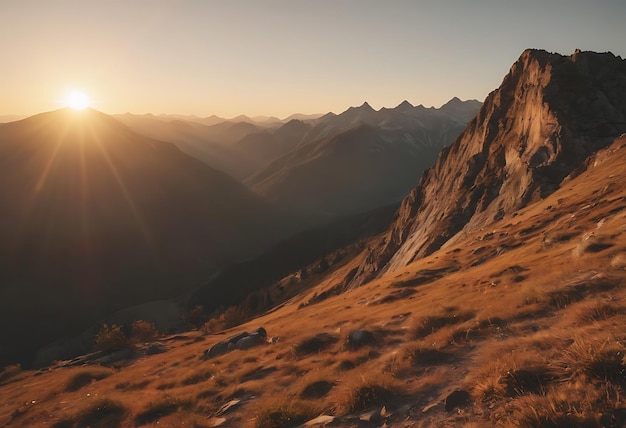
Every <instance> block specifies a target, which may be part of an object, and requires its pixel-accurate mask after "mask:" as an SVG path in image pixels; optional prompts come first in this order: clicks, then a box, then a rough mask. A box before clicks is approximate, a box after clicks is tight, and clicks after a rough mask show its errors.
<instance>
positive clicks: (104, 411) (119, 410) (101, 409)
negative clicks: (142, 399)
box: [53, 398, 128, 428]
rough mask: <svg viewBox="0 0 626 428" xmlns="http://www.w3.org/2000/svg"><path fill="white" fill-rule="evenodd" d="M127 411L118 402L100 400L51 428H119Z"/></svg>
mask: <svg viewBox="0 0 626 428" xmlns="http://www.w3.org/2000/svg"><path fill="white" fill-rule="evenodd" d="M127 413H128V410H127V409H126V408H125V407H124V406H123V405H122V404H121V403H120V402H118V401H114V400H110V399H106V398H105V399H101V400H98V401H96V402H95V403H93V404H91V405H90V406H88V407H87V408H86V409H83V410H82V411H80V412H79V413H78V414H76V415H73V416H70V417H64V418H63V419H61V420H60V421H58V422H57V423H55V424H54V425H53V428H81V427H92V428H108V427H111V428H114V427H121V426H123V425H122V422H123V420H124V418H125V417H126V414H127Z"/></svg>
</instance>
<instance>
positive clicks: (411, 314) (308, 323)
mask: <svg viewBox="0 0 626 428" xmlns="http://www.w3.org/2000/svg"><path fill="white" fill-rule="evenodd" d="M624 143H626V140H625V139H622V140H621V142H620V141H618V142H617V144H616V145H614V146H613V147H612V148H613V149H614V150H615V153H614V154H613V155H610V156H606V159H605V160H604V162H603V163H602V162H598V165H597V166H595V167H591V168H590V169H589V171H588V172H586V173H585V174H583V175H581V176H579V177H578V178H576V179H574V180H572V181H569V182H566V183H564V185H563V186H562V188H561V189H560V190H559V191H557V192H556V193H554V194H553V195H551V196H550V197H549V198H547V199H545V200H543V201H540V202H538V203H536V204H534V205H531V206H529V207H527V208H525V209H524V210H522V211H521V212H519V213H517V215H515V216H513V217H508V218H505V219H503V220H502V221H500V222H498V223H495V224H494V225H493V227H490V228H489V230H484V231H481V232H480V233H479V234H477V235H475V236H472V237H470V238H468V239H467V240H466V241H464V242H460V243H459V244H458V245H456V246H454V247H450V248H444V249H442V250H440V251H438V252H436V253H434V254H433V255H431V256H430V257H428V258H425V259H423V260H419V261H417V262H415V263H413V264H411V265H409V266H408V267H406V268H404V269H402V270H400V271H396V272H393V273H392V274H390V275H388V276H385V277H383V278H381V279H379V280H376V281H373V282H371V283H369V284H367V285H365V286H363V287H361V288H358V289H355V290H351V291H348V292H345V293H343V294H340V295H338V296H333V297H329V298H328V299H326V300H324V301H322V302H319V303H315V304H311V305H306V306H303V305H302V303H304V302H307V301H308V300H309V299H310V298H311V297H312V295H313V293H318V294H319V293H321V292H322V291H323V290H324V289H327V288H329V287H332V285H333V282H334V281H340V280H341V279H342V278H343V276H344V275H346V274H347V272H349V271H350V269H351V268H352V267H353V266H351V265H350V264H347V265H343V266H342V267H341V271H338V272H336V273H335V274H334V277H331V278H328V279H327V280H326V281H325V282H323V283H320V284H319V285H318V286H317V287H316V288H314V289H311V290H309V291H307V292H305V293H304V294H301V295H299V296H297V297H295V298H293V299H292V300H290V301H289V302H287V303H286V304H284V305H282V306H281V307H279V308H278V309H276V310H274V311H272V312H270V313H268V314H266V315H264V316H262V317H259V318H258V319H256V320H254V321H252V322H250V323H249V324H247V325H244V326H240V327H237V328H234V329H232V331H228V332H226V333H224V335H230V334H234V333H236V332H239V331H242V330H246V329H247V330H250V329H253V328H255V327H257V326H264V327H265V328H266V329H267V331H268V335H269V336H279V337H280V341H279V342H278V343H275V344H273V345H264V346H262V347H258V348H253V349H251V350H248V351H233V352H231V353H230V354H227V355H225V356H222V357H218V358H216V359H212V360H209V361H204V362H201V361H199V357H200V355H201V354H202V352H203V351H204V350H205V349H207V348H208V347H210V345H211V344H213V343H215V342H217V341H219V340H221V339H222V338H224V335H206V334H204V333H201V332H189V333H187V334H185V335H184V336H185V337H183V338H182V340H180V339H181V338H180V337H179V338H177V339H176V338H169V339H163V340H162V342H163V343H164V345H165V346H166V347H167V348H168V351H167V352H165V353H163V354H158V355H152V356H148V357H142V358H139V359H137V360H135V361H134V362H132V363H131V364H130V365H128V366H126V367H123V368H121V369H109V368H103V367H99V366H87V367H80V368H51V369H50V370H47V371H43V372H20V373H17V374H15V375H14V376H13V377H10V378H8V379H5V380H0V403H2V404H0V425H5V424H8V423H9V421H11V423H12V425H11V426H37V425H43V424H44V423H45V424H47V425H48V426H50V425H52V424H54V423H56V422H58V421H65V425H58V426H73V425H72V423H75V424H76V425H75V426H80V425H81V424H89V423H93V421H102V423H103V424H104V425H102V426H115V425H116V424H117V425H119V426H128V425H133V424H139V423H144V422H146V426H151V425H154V426H156V422H157V421H158V422H159V424H158V426H160V427H162V426H172V427H174V426H180V425H182V424H183V423H185V425H189V426H211V425H212V424H213V423H214V422H216V421H219V418H226V422H227V423H226V425H227V426H253V425H254V424H255V423H258V422H261V421H266V422H267V421H268V420H270V419H272V418H273V419H274V420H276V419H277V418H278V416H279V415H283V416H284V417H289V418H291V420H292V421H298V419H299V415H301V416H302V418H306V417H310V416H313V417H314V416H317V415H318V414H321V413H326V414H330V415H335V416H338V417H340V418H341V424H342V425H347V426H357V422H355V420H354V419H350V415H352V414H357V415H358V414H361V413H363V412H364V411H365V410H367V409H368V408H373V407H375V405H376V404H377V403H386V404H387V406H386V410H387V411H388V412H389V413H390V415H387V416H386V418H387V419H388V425H391V426H405V425H409V426H422V425H423V426H459V425H464V424H467V425H469V426H484V425H502V426H509V425H521V426H567V425H568V424H570V425H571V424H574V425H581V424H583V423H588V424H589V425H590V426H597V425H598V426H599V425H601V424H604V425H607V426H608V425H609V424H610V423H612V422H611V421H613V422H614V423H615V426H619V425H620V424H621V423H623V420H620V418H621V417H622V416H620V415H621V413H620V411H616V409H621V408H623V407H626V403H625V402H624V401H625V400H624V398H623V397H624V396H626V391H625V390H624V389H625V388H626V372H625V370H626V366H625V365H624V362H623V361H622V358H623V357H624V356H625V355H626V347H625V345H626V333H625V332H624V328H623V326H624V324H625V323H626V301H625V298H626V289H625V288H624V284H625V281H626V271H625V270H624V269H625V267H626V188H625V187H624V186H623V183H624V182H625V180H626V148H622V149H619V147H620V144H624ZM600 158H601V156H600V157H599V159H600ZM356 263H358V260H354V263H353V264H354V265H356ZM405 290H408V291H405ZM354 328H367V329H369V330H371V331H373V332H374V335H375V339H376V344H375V345H374V346H369V347H364V348H362V349H359V350H350V349H348V348H347V347H346V346H345V338H346V335H347V332H349V331H350V330H351V329H354ZM320 332H324V333H329V334H331V335H334V336H336V337H337V339H338V341H337V342H336V343H331V344H329V345H328V346H327V347H326V348H323V349H321V350H319V352H311V351H315V350H316V347H315V346H314V344H311V343H308V344H305V343H304V342H305V341H306V340H307V339H310V338H311V337H313V336H314V335H315V334H317V333H320ZM299 345H308V346H299ZM352 366H354V368H351V369H349V370H347V369H348V368H350V367H352ZM81 373H82V375H81V376H82V378H80V379H87V381H86V382H84V386H82V387H80V388H79V389H78V390H76V391H69V390H68V389H72V388H68V385H69V384H70V383H71V382H72V381H73V382H74V384H73V386H76V384H77V383H76V382H77V381H76V376H77V375H80V374H81ZM0 379H2V377H0ZM80 379H79V380H80ZM90 379H92V380H91V381H90ZM98 379H100V380H98ZM324 381H325V382H328V384H324V383H319V384H316V382H324ZM312 384H316V385H317V386H318V388H317V389H315V388H309V392H310V390H313V393H312V394H313V395H315V392H317V393H318V395H323V398H301V399H299V398H297V397H298V396H300V394H301V393H302V392H303V391H304V390H305V388H306V387H307V386H309V385H312ZM78 385H79V386H80V385H81V382H80V381H79V382H78ZM324 386H326V387H327V388H328V387H332V388H330V390H329V391H328V392H327V393H326V391H325V390H326V389H327V388H324ZM363 387H368V388H369V389H363ZM455 389H463V390H466V391H468V392H469V393H470V395H471V404H470V405H469V406H468V407H467V408H465V409H463V410H460V411H457V410H455V411H452V412H446V411H445V409H444V406H443V400H444V399H445V397H446V396H447V395H448V394H449V393H450V392H452V391H453V390H455ZM368 391H369V395H368V394H367V392H368ZM293 397H296V398H295V399H294V398H293ZM235 398H236V399H240V400H241V402H239V403H238V404H237V405H236V406H234V407H233V408H231V409H229V410H227V411H225V412H223V413H221V414H220V412H219V409H220V408H221V406H223V405H224V404H226V403H228V402H229V401H230V400H232V399H235ZM368 398H372V400H371V401H369V402H368ZM372 402H373V403H374V404H372ZM279 408H280V409H281V410H280V411H278V410H277V409H279ZM147 411H152V413H150V412H148V413H146V412H147ZM89 418H91V419H89ZM550 424H553V425H550ZM92 426H98V425H97V423H96V424H92ZM266 426H270V425H267V424H266Z"/></svg>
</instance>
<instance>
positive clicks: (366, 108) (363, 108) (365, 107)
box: [348, 101, 376, 111]
mask: <svg viewBox="0 0 626 428" xmlns="http://www.w3.org/2000/svg"><path fill="white" fill-rule="evenodd" d="M348 110H361V111H376V110H374V109H373V108H372V106H371V105H370V104H369V103H368V102H367V101H365V102H364V103H363V104H361V105H360V106H358V107H350V108H349V109H348Z"/></svg>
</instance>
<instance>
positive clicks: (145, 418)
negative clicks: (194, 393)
mask: <svg viewBox="0 0 626 428" xmlns="http://www.w3.org/2000/svg"><path fill="white" fill-rule="evenodd" d="M191 406H192V402H191V401H190V400H183V399H180V398H176V397H174V396H171V395H165V396H162V397H161V398H160V399H158V400H156V401H153V402H150V403H149V404H148V405H147V406H146V407H145V408H144V409H143V410H142V411H141V412H140V413H139V414H138V415H137V416H135V418H134V423H135V425H137V426H141V425H145V424H148V423H151V422H154V421H156V420H158V419H160V418H162V417H164V416H167V415H170V414H172V413H175V412H178V411H179V410H181V409H189V408H191Z"/></svg>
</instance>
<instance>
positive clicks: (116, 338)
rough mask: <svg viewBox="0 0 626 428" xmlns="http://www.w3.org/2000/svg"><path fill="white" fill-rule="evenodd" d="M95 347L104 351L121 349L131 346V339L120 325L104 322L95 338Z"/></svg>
mask: <svg viewBox="0 0 626 428" xmlns="http://www.w3.org/2000/svg"><path fill="white" fill-rule="evenodd" d="M94 342H95V344H94V349H96V350H97V351H103V352H112V351H118V350H120V349H125V348H131V347H132V346H133V344H132V342H131V340H130V339H129V338H128V337H127V336H126V335H125V334H124V332H123V331H122V327H121V326H119V325H115V324H113V325H111V326H108V325H107V324H103V325H102V328H101V329H100V331H99V332H98V334H97V335H96V338H95V341H94Z"/></svg>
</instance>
